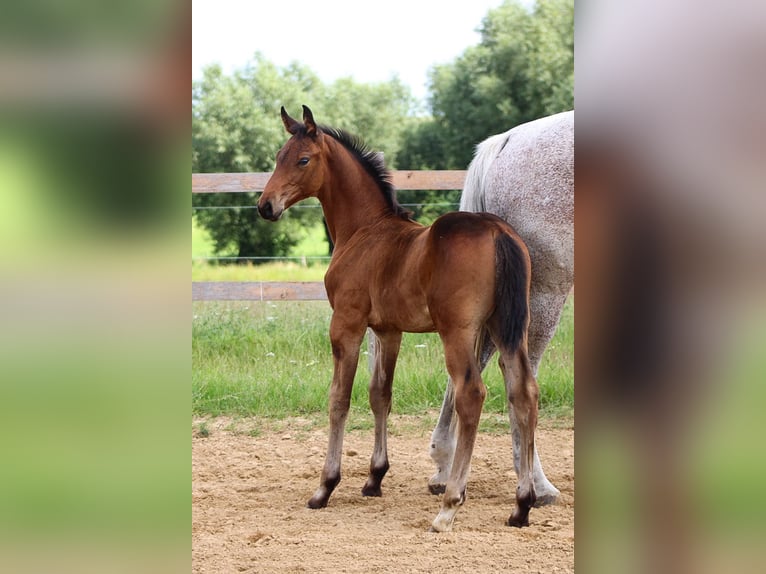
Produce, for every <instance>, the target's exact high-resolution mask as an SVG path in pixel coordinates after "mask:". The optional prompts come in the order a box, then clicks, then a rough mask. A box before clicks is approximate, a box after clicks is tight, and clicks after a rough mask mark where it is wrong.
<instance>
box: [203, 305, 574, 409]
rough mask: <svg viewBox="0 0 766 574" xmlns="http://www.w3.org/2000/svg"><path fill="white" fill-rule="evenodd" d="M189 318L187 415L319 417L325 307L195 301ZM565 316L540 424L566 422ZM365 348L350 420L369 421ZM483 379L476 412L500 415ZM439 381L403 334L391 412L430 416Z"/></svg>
mask: <svg viewBox="0 0 766 574" xmlns="http://www.w3.org/2000/svg"><path fill="white" fill-rule="evenodd" d="M193 313H194V316H193V320H192V389H193V390H192V393H193V399H192V405H193V411H194V413H195V414H197V415H212V416H216V415H228V416H235V417H236V416H253V415H254V416H261V417H277V418H279V417H284V416H288V415H311V414H315V413H322V414H324V413H326V410H327V393H328V387H329V383H330V380H331V378H332V355H331V352H330V344H329V340H328V329H329V323H330V316H331V309H330V307H329V304H328V303H327V302H325V301H310V302H299V301H290V302H196V303H194V307H193ZM573 315H574V304H573V302H572V301H570V302H569V303H568V304H567V306H566V307H565V310H564V314H563V318H562V322H561V325H560V327H559V330H558V332H557V334H556V336H555V337H554V339H553V341H552V342H551V345H550V347H549V349H548V351H547V352H546V356H545V358H544V361H543V363H542V364H541V367H540V372H539V376H538V382H539V384H540V409H541V414H542V415H543V416H548V417H564V418H568V417H571V416H572V414H573V409H574V368H573V347H574V325H573V323H574V317H573ZM366 349H367V342H366V340H365V342H364V343H363V346H362V355H361V356H360V364H359V369H358V370H357V376H356V380H355V384H354V390H353V394H352V413H353V412H354V411H356V412H357V413H368V412H369V406H368V394H367V385H368V382H369V373H368V369H367V360H368V357H367V353H366ZM484 379H485V383H486V384H487V388H488V395H487V400H486V402H485V407H484V410H485V412H488V413H499V414H502V413H505V412H506V401H505V391H504V386H503V382H502V378H501V375H500V370H499V368H498V367H497V363H496V361H493V362H492V363H491V364H490V366H489V367H487V370H486V371H485V376H484ZM446 380H447V379H446V374H445V368H444V359H443V351H442V346H441V342H440V340H439V338H438V336H437V335H436V334H433V333H428V334H409V333H406V334H405V335H404V338H403V341H402V347H401V352H400V355H399V361H398V363H397V368H396V379H395V382H394V392H393V411H394V412H396V413H402V414H420V413H423V412H424V411H429V410H434V409H438V408H439V407H440V405H441V400H442V397H443V393H444V385H445V383H446ZM352 418H353V417H352ZM368 418H369V420H370V424H371V420H372V418H371V417H369V416H368Z"/></svg>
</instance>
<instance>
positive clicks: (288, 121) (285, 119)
mask: <svg viewBox="0 0 766 574" xmlns="http://www.w3.org/2000/svg"><path fill="white" fill-rule="evenodd" d="M282 123H283V124H285V129H286V130H287V133H290V134H293V135H295V134H296V133H297V132H298V129H300V127H301V124H299V123H298V122H297V121H296V120H294V119H293V118H291V117H290V116H289V115H287V111H286V110H285V107H284V106H282Z"/></svg>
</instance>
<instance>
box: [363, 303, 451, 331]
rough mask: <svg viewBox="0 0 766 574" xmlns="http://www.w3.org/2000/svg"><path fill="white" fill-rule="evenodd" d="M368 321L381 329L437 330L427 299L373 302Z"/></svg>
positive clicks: (377, 328)
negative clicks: (420, 300)
mask: <svg viewBox="0 0 766 574" xmlns="http://www.w3.org/2000/svg"><path fill="white" fill-rule="evenodd" d="M376 303H377V304H376ZM368 323H369V325H370V327H372V328H373V329H375V330H379V331H402V332H405V333H430V332H433V331H435V330H436V328H435V327H434V322H433V319H432V318H431V313H430V311H429V310H428V306H427V305H426V303H425V301H422V302H413V301H406V300H401V299H399V300H391V301H386V302H373V305H372V308H371V309H370V314H369V317H368Z"/></svg>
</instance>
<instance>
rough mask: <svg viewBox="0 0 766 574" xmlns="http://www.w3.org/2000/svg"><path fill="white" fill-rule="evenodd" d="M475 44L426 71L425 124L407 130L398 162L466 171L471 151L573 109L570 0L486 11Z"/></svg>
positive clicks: (512, 2) (517, 4) (513, 3)
mask: <svg viewBox="0 0 766 574" xmlns="http://www.w3.org/2000/svg"><path fill="white" fill-rule="evenodd" d="M481 35H482V39H481V42H480V43H479V45H477V46H473V47H470V48H468V49H467V50H465V52H463V54H462V55H461V56H460V57H458V58H457V59H456V60H455V61H454V62H452V63H449V64H444V65H439V66H435V67H434V68H433V69H432V70H431V73H430V89H431V98H430V106H431V111H432V114H433V118H432V119H431V120H427V121H423V122H421V123H419V124H417V125H415V126H412V128H411V131H410V132H409V134H408V135H409V138H410V139H409V141H408V143H407V144H405V145H403V146H402V152H401V156H400V157H399V164H400V165H402V166H404V167H406V168H407V169H425V168H428V169H465V168H466V166H467V165H468V163H469V162H470V160H471V157H472V155H473V150H474V147H475V146H476V144H477V143H479V142H480V141H482V140H484V139H485V138H486V137H488V136H490V135H492V134H495V133H500V132H502V131H505V130H507V129H510V128H511V127H513V126H515V125H518V124H521V123H524V122H527V121H530V120H533V119H536V118H540V117H543V116H546V115H550V114H553V113H557V112H561V111H565V110H568V109H572V108H573V107H574V93H573V91H574V90H573V88H574V2H573V0H538V2H537V3H536V4H535V5H534V6H533V7H532V8H531V9H527V8H525V7H524V6H523V5H522V4H521V3H520V2H519V1H518V0H509V1H506V2H505V3H504V4H502V5H501V6H500V7H498V8H496V9H494V10H490V12H489V13H488V15H487V16H486V18H485V19H484V21H483V24H482V27H481Z"/></svg>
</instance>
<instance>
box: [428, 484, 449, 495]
mask: <svg viewBox="0 0 766 574" xmlns="http://www.w3.org/2000/svg"><path fill="white" fill-rule="evenodd" d="M446 489H447V485H446V484H444V483H441V484H438V483H436V484H431V483H428V492H430V493H431V494H444V491H445V490H446Z"/></svg>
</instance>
